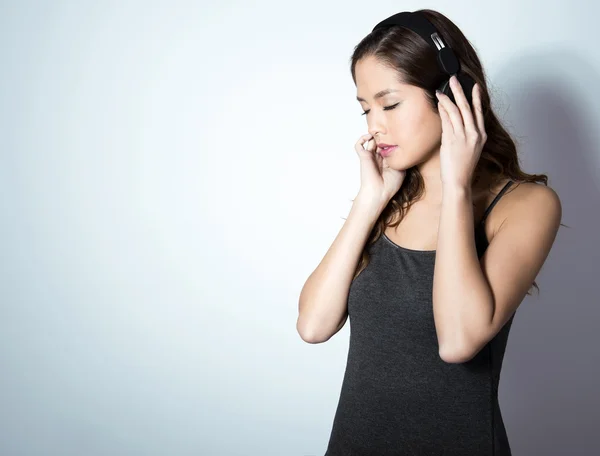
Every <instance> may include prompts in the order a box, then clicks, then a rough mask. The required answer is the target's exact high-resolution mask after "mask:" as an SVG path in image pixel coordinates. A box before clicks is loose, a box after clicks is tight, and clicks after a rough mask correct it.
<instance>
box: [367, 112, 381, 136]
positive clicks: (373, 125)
mask: <svg viewBox="0 0 600 456" xmlns="http://www.w3.org/2000/svg"><path fill="white" fill-rule="evenodd" d="M367 125H368V129H367V131H368V132H369V134H370V135H372V136H373V138H374V137H375V135H385V131H384V130H385V128H384V124H383V122H382V121H381V120H379V119H378V118H377V115H376V114H375V113H373V115H372V116H371V118H370V119H368V120H367Z"/></svg>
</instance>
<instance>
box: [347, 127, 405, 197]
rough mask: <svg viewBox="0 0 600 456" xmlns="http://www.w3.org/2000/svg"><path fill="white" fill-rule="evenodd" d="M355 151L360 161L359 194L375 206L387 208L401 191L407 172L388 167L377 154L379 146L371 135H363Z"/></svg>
mask: <svg viewBox="0 0 600 456" xmlns="http://www.w3.org/2000/svg"><path fill="white" fill-rule="evenodd" d="M371 140H372V141H371ZM367 141H369V143H367V148H365V147H363V144H365V142H367ZM354 149H355V150H356V153H357V154H358V158H359V159H360V191H359V194H360V195H363V196H365V197H367V198H368V199H370V200H372V201H373V203H374V204H380V205H383V206H385V205H386V204H387V203H388V201H389V200H390V199H391V198H392V197H393V196H394V195H395V194H396V192H397V191H398V190H399V189H400V186H401V185H402V182H403V181H404V177H405V176H406V170H396V169H392V168H390V167H389V166H388V163H387V160H386V159H385V158H384V157H382V156H381V154H378V153H377V144H376V143H375V140H374V139H373V136H372V135H371V134H366V135H362V136H361V137H360V138H359V140H358V141H357V142H356V144H355V145H354Z"/></svg>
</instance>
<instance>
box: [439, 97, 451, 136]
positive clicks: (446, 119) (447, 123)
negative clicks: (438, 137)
mask: <svg viewBox="0 0 600 456" xmlns="http://www.w3.org/2000/svg"><path fill="white" fill-rule="evenodd" d="M438 111H439V113H440V119H442V135H444V134H447V133H450V134H453V133H454V127H453V126H452V121H451V120H450V116H449V115H448V112H447V111H446V108H444V106H443V105H442V104H441V103H440V104H438Z"/></svg>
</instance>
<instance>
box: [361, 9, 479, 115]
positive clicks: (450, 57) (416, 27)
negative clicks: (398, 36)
mask: <svg viewBox="0 0 600 456" xmlns="http://www.w3.org/2000/svg"><path fill="white" fill-rule="evenodd" d="M394 25H399V26H401V27H406V28H408V29H410V30H412V31H414V32H416V33H418V34H419V35H421V36H422V37H423V39H424V40H425V41H427V43H429V45H430V46H431V47H432V48H433V50H434V51H435V52H436V53H437V62H438V65H439V67H440V69H441V70H442V71H443V72H444V73H446V74H447V75H448V76H449V77H450V76H452V75H456V77H457V78H458V81H459V82H460V85H461V86H462V88H463V91H464V93H465V97H466V98H467V100H468V101H469V105H470V106H471V108H472V107H473V100H472V98H473V97H472V94H473V86H474V85H475V81H474V80H473V78H471V77H470V76H469V75H468V74H465V73H463V72H460V73H459V71H460V62H459V61H458V58H457V57H456V55H455V54H454V51H452V49H451V48H450V47H449V46H446V44H445V43H444V41H443V40H442V37H441V34H440V33H439V32H438V30H437V29H436V28H435V26H434V25H433V24H432V23H431V22H430V21H429V20H428V19H427V18H426V17H425V16H424V15H423V14H422V13H419V12H418V11H415V12H410V11H404V12H402V13H397V14H394V15H393V16H390V17H388V18H387V19H384V20H383V21H381V22H380V23H379V24H377V25H376V26H375V27H373V30H372V32H373V31H375V30H377V29H380V28H385V27H390V26H394ZM449 77H448V79H446V80H444V82H443V83H442V84H441V85H440V86H439V87H438V90H439V91H440V92H442V93H444V94H446V95H447V96H448V97H450V99H451V100H452V102H454V103H456V100H455V99H454V95H453V93H452V88H451V87H450V78H449ZM438 102H439V100H438V99H437V97H436V104H437V103H438Z"/></svg>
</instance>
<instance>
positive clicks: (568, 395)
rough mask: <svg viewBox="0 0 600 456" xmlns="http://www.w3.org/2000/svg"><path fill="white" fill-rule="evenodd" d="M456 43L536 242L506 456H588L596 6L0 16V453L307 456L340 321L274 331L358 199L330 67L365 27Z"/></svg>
mask: <svg viewBox="0 0 600 456" xmlns="http://www.w3.org/2000/svg"><path fill="white" fill-rule="evenodd" d="M420 8H432V9H437V10H439V11H440V12H442V13H443V14H445V15H447V16H448V17H449V18H450V19H451V20H453V21H454V22H455V23H456V24H457V25H458V26H459V27H460V28H461V29H462V30H463V32H464V33H465V35H466V36H467V38H468V39H469V40H470V41H471V42H472V43H473V45H474V46H475V48H476V49H477V51H478V52H479V55H480V58H481V60H482V62H483V64H484V68H485V70H486V72H487V75H488V79H489V84H490V88H491V89H492V92H493V97H494V103H495V106H494V107H495V109H496V110H497V112H498V114H499V115H500V116H501V117H502V118H503V119H504V120H505V124H506V126H507V127H508V128H509V130H510V131H511V132H513V134H514V135H515V138H516V139H518V141H519V142H520V150H521V158H522V162H523V167H524V169H525V170H526V171H528V172H536V173H547V174H548V175H549V176H550V181H549V185H550V186H551V187H553V188H554V189H555V190H556V191H557V192H558V194H559V195H560V197H561V200H562V204H563V220H562V222H563V223H564V224H566V225H569V226H570V228H566V227H561V228H560V231H559V234H558V237H557V239H556V242H555V244H554V247H553V250H552V251H551V253H550V256H549V258H548V260H547V262H546V264H545V265H544V268H543V269H542V271H541V273H540V274H539V276H538V277H537V281H538V284H539V285H540V288H541V294H540V295H539V296H538V295H537V294H536V293H534V295H533V296H532V297H527V298H526V299H525V300H524V302H523V304H522V305H521V306H520V308H519V310H518V312H517V315H516V318H515V321H514V324H513V327H512V330H511V336H510V339H509V342H508V346H507V351H506V356H505V360H504V369H503V373H502V378H501V382H500V393H499V394H500V405H501V409H502V413H503V416H504V420H505V424H506V427H507V432H508V435H509V439H510V443H511V445H512V448H513V453H514V455H515V456H521V455H531V454H544V455H547V456H550V455H565V454H569V455H570V456H575V455H591V454H594V453H595V452H600V444H599V443H598V437H597V432H598V425H599V424H600V395H599V394H598V389H597V384H598V374H599V370H600V369H599V367H598V366H599V364H600V355H599V351H598V348H597V347H598V335H597V328H598V317H599V315H600V306H599V305H598V304H599V299H598V292H597V290H598V279H597V277H598V261H599V260H600V247H599V244H598V242H597V236H598V223H599V221H600V220H599V216H598V207H599V206H600V205H599V203H600V197H599V193H600V152H599V145H600V129H599V128H598V125H599V124H600V103H599V102H598V99H599V97H600V95H599V94H598V91H597V89H596V83H597V81H598V80H600V52H599V51H598V49H597V46H596V43H597V33H596V32H597V28H598V27H597V18H598V16H599V14H600V7H598V6H597V5H596V6H593V4H591V3H589V2H588V1H583V0H576V1H571V2H563V1H560V2H559V1H556V0H554V1H546V2H544V3H541V2H536V1H532V0H528V1H517V0H507V1H505V2H502V3H499V2H490V1H487V2H478V3H477V4H474V3H473V2H450V1H430V2H426V3H423V2H417V1H404V2H392V1H381V2H364V1H361V2H350V1H330V2H314V1H306V2H292V3H290V2H278V1H261V2H241V1H238V2H232V1H229V2H221V3H217V2H202V1H201V2H192V1H187V2H185V1H179V2H174V1H170V2H167V1H162V2H156V1H144V2H142V1H120V2H116V1H112V2H109V1H100V2H91V1H88V2H79V1H77V2H76V1H70V2H67V1H54V2H41V1H40V2H32V1H18V2H17V1H12V2H2V3H0V64H1V67H2V71H1V73H0V81H1V84H0V145H1V158H2V161H1V163H0V209H1V213H2V223H0V240H1V258H2V262H1V271H0V272H1V274H0V310H1V314H0V365H1V371H0V454H2V455H3V456H25V455H27V456H33V455H61V456H69V455H77V456H81V455H85V456H96V455H111V456H116V455H127V456H134V455H170V456H184V455H209V456H212V455H216V456H221V455H223V456H246V455H261V456H267V455H273V456H305V455H322V454H323V453H324V452H325V447H326V444H327V440H328V437H329V432H330V430H331V425H332V420H333V416H334V413H335V408H336V406H337V401H338V397H339V391H340V387H341V382H342V377H343V373H344V368H345V362H346V356H347V350H348V336H349V323H347V324H346V326H345V327H344V328H343V330H342V331H340V332H339V333H338V334H336V335H335V336H334V337H333V338H332V339H331V340H330V341H328V342H327V343H325V344H319V345H310V344H307V343H305V342H303V341H302V340H301V339H300V337H299V336H298V334H297V333H296V328H295V324H296V318H297V306H298V297H299V293H300V290H301V288H302V286H303V284H304V282H305V280H306V278H307V277H308V275H309V274H310V273H311V272H312V271H313V269H314V268H315V267H316V266H317V264H318V263H319V261H320V260H321V259H322V257H323V255H324V254H325V252H326V251H327V249H328V248H329V246H330V245H331V243H332V242H333V239H334V238H335V236H336V234H337V232H338V231H339V230H340V229H341V227H342V225H343V223H344V219H343V218H344V217H346V216H347V215H348V211H349V209H350V207H351V199H352V198H354V197H355V195H356V192H357V191H358V189H359V184H360V175H359V161H358V157H357V156H356V152H355V151H354V148H353V145H354V143H355V141H356V140H357V139H358V137H359V136H360V135H362V134H364V133H366V132H367V131H366V120H365V118H364V117H362V116H360V113H361V112H362V111H361V109H360V105H359V104H358V102H357V101H356V99H355V96H356V90H355V87H354V84H353V83H352V79H351V76H350V71H349V64H348V63H349V58H350V55H351V53H352V49H353V48H354V46H355V45H356V44H357V43H358V42H359V41H360V39H361V38H362V37H364V36H365V35H366V34H368V33H369V32H370V30H371V29H372V27H373V26H374V25H375V24H376V23H377V22H379V21H380V20H382V19H384V18H386V17H388V16H390V15H391V14H394V13H396V12H399V11H403V10H410V11H412V10H416V9H420Z"/></svg>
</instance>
